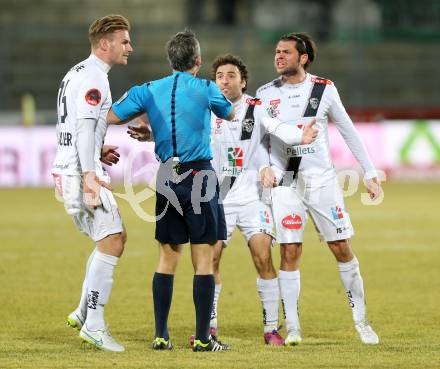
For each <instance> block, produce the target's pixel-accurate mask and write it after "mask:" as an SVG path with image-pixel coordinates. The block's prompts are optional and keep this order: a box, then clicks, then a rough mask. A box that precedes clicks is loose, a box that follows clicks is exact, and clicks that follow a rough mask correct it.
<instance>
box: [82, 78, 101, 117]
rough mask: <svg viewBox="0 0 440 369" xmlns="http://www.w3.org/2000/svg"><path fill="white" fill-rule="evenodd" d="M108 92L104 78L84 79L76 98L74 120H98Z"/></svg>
mask: <svg viewBox="0 0 440 369" xmlns="http://www.w3.org/2000/svg"><path fill="white" fill-rule="evenodd" d="M108 92H109V86H108V80H107V79H105V78H90V77H88V78H85V79H84V81H82V83H81V85H80V87H79V91H78V95H77V96H76V102H75V105H76V119H96V120H97V119H98V118H99V115H100V112H101V107H102V104H103V102H104V101H105V100H106V99H107V96H108Z"/></svg>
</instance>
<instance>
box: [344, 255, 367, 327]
mask: <svg viewBox="0 0 440 369" xmlns="http://www.w3.org/2000/svg"><path fill="white" fill-rule="evenodd" d="M338 268H339V275H340V276H341V281H342V284H343V285H344V288H345V292H346V294H347V297H348V303H349V305H350V307H351V309H352V312H353V320H354V321H355V322H359V321H361V320H363V319H365V295H364V281H363V280H362V277H361V273H360V270H359V262H358V260H357V258H356V256H355V257H353V259H352V260H350V261H349V262H347V263H338Z"/></svg>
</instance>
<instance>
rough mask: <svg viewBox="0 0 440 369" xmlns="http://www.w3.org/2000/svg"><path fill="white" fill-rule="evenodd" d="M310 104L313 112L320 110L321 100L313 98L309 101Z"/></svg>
mask: <svg viewBox="0 0 440 369" xmlns="http://www.w3.org/2000/svg"><path fill="white" fill-rule="evenodd" d="M309 103H310V106H311V108H312V109H313V110H316V109H318V106H319V99H317V98H316V97H312V98H310V99H309Z"/></svg>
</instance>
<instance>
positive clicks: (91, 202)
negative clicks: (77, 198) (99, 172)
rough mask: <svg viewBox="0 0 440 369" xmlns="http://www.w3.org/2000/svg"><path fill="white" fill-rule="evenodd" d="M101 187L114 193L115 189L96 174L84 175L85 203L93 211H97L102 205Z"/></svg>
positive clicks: (88, 173) (87, 173) (86, 173)
mask: <svg viewBox="0 0 440 369" xmlns="http://www.w3.org/2000/svg"><path fill="white" fill-rule="evenodd" d="M101 187H104V188H106V189H108V190H110V191H113V188H112V187H111V186H110V185H109V184H108V183H106V182H104V181H101V180H100V179H99V178H98V177H97V176H96V173H95V172H85V173H83V192H84V202H85V203H86V205H88V206H90V207H91V208H92V209H96V208H97V207H98V206H99V205H101V199H100V196H99V195H100V192H101Z"/></svg>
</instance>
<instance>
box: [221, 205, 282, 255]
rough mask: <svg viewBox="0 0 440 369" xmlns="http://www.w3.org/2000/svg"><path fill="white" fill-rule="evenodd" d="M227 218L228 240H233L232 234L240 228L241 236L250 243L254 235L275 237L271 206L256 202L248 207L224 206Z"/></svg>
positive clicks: (226, 241)
mask: <svg viewBox="0 0 440 369" xmlns="http://www.w3.org/2000/svg"><path fill="white" fill-rule="evenodd" d="M223 208H224V211H225V218H226V230H227V240H225V241H224V245H225V246H226V244H227V243H228V241H229V240H230V239H231V236H232V232H233V231H234V229H235V227H238V229H239V230H240V232H241V234H242V235H243V236H244V238H246V241H247V242H249V240H250V239H251V237H252V236H253V235H254V234H258V233H265V234H268V235H269V236H271V237H274V236H275V235H274V232H273V217H272V210H271V208H270V206H269V205H267V204H265V203H263V202H261V201H260V200H255V201H252V202H250V203H249V204H246V205H225V204H223Z"/></svg>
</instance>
